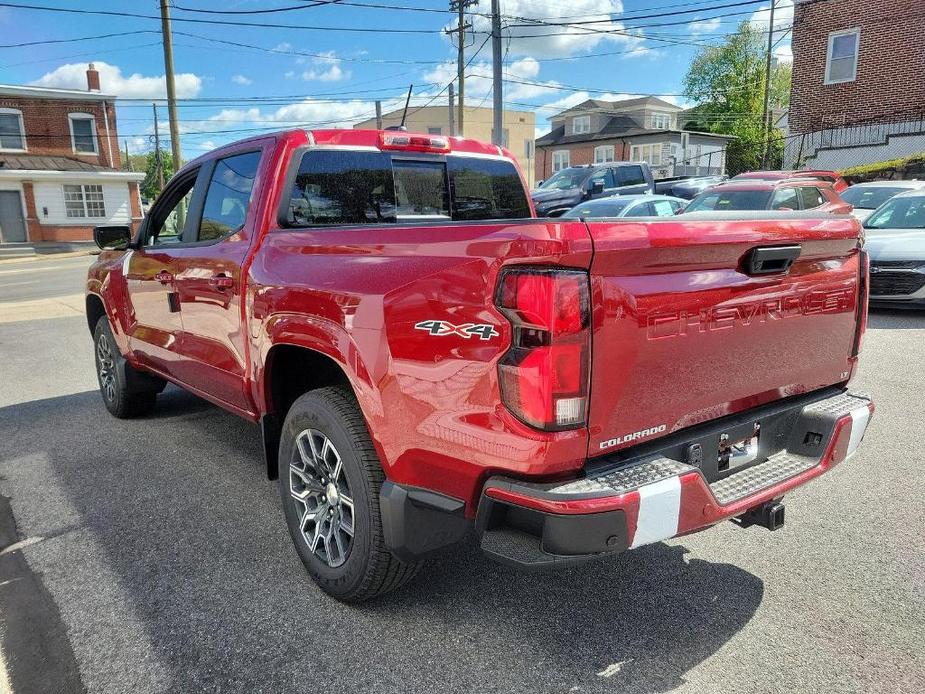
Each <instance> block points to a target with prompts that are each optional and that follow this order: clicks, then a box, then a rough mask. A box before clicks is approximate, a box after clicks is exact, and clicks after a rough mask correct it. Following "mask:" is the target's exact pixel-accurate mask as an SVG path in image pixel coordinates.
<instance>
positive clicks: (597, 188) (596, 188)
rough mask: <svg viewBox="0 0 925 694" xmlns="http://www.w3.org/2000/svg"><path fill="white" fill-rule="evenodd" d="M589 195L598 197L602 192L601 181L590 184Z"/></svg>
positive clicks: (602, 183)
mask: <svg viewBox="0 0 925 694" xmlns="http://www.w3.org/2000/svg"><path fill="white" fill-rule="evenodd" d="M589 192H590V193H591V195H600V194H601V193H603V192H604V182H603V181H594V182H593V183H591V188H590V189H589Z"/></svg>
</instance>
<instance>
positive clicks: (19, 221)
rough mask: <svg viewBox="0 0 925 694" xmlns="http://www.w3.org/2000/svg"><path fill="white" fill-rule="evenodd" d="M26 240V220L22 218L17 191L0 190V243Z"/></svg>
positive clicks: (20, 201) (20, 202)
mask: <svg viewBox="0 0 925 694" xmlns="http://www.w3.org/2000/svg"><path fill="white" fill-rule="evenodd" d="M25 240H26V220H25V219H23V216H22V198H21V197H20V196H19V191H16V190H0V243H16V242H24V241H25Z"/></svg>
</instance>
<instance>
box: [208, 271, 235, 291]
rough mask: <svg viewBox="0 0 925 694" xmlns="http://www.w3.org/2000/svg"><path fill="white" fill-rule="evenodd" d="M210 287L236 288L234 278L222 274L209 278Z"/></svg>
mask: <svg viewBox="0 0 925 694" xmlns="http://www.w3.org/2000/svg"><path fill="white" fill-rule="evenodd" d="M209 286H211V287H215V288H216V289H231V288H232V287H234V277H229V276H228V275H226V274H224V273H222V274H220V275H215V276H213V277H210V278H209Z"/></svg>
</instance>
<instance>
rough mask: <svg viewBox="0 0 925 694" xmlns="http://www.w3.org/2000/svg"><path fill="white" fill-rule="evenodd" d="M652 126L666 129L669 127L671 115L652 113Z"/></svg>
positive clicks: (657, 128)
mask: <svg viewBox="0 0 925 694" xmlns="http://www.w3.org/2000/svg"><path fill="white" fill-rule="evenodd" d="M650 120H651V123H652V128H654V129H656V130H668V129H670V128H671V116H670V115H669V114H667V113H653V114H652V117H651V119H650Z"/></svg>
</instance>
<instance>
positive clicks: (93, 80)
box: [87, 63, 100, 92]
mask: <svg viewBox="0 0 925 694" xmlns="http://www.w3.org/2000/svg"><path fill="white" fill-rule="evenodd" d="M87 90H88V91H91V92H98V91H99V90H100V73H99V72H97V71H96V68H95V67H94V66H93V63H90V65H88V66H87Z"/></svg>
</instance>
